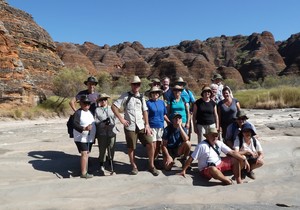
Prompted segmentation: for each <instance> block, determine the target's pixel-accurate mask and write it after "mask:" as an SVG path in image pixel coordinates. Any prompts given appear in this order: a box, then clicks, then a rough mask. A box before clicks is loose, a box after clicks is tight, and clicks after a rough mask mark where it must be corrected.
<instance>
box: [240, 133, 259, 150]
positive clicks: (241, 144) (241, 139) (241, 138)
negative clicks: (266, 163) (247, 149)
mask: <svg viewBox="0 0 300 210" xmlns="http://www.w3.org/2000/svg"><path fill="white" fill-rule="evenodd" d="M251 138H252V140H253V145H254V148H255V149H256V139H255V138H254V137H251ZM239 140H240V145H239V148H241V147H242V146H243V137H242V136H241V135H239Z"/></svg>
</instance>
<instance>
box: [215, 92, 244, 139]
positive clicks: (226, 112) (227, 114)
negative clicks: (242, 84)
mask: <svg viewBox="0 0 300 210" xmlns="http://www.w3.org/2000/svg"><path fill="white" fill-rule="evenodd" d="M222 93H223V97H224V99H223V100H222V101H220V102H219V103H218V116H219V123H220V131H221V132H222V138H223V139H225V138H226V131H227V127H228V125H230V124H231V123H233V122H234V119H235V116H236V113H237V111H238V110H240V109H241V107H240V102H239V101H238V100H237V99H236V98H232V96H231V90H230V88H229V87H228V86H225V87H224V88H223V91H222Z"/></svg>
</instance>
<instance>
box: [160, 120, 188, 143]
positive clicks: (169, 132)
mask: <svg viewBox="0 0 300 210" xmlns="http://www.w3.org/2000/svg"><path fill="white" fill-rule="evenodd" d="M183 130H184V132H185V133H187V129H186V128H185V127H183ZM162 139H163V140H167V141H168V146H167V147H168V148H171V149H173V148H178V147H179V146H180V145H181V143H182V142H183V139H182V137H181V134H180V129H179V128H174V126H173V125H172V124H171V125H168V126H167V127H166V128H165V129H164V133H163V136H162Z"/></svg>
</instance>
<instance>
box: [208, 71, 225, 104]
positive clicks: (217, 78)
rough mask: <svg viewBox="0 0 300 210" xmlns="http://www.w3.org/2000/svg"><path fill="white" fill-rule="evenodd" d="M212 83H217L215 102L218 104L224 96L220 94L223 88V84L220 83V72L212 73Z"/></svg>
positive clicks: (221, 79)
mask: <svg viewBox="0 0 300 210" xmlns="http://www.w3.org/2000/svg"><path fill="white" fill-rule="evenodd" d="M211 81H212V84H216V85H217V93H216V97H215V100H216V103H217V104H218V103H219V102H220V101H222V100H223V99H224V96H223V94H222V90H223V88H224V85H223V84H222V81H223V77H222V76H221V75H220V74H214V76H213V78H211Z"/></svg>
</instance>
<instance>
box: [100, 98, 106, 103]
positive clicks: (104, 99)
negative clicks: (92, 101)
mask: <svg viewBox="0 0 300 210" xmlns="http://www.w3.org/2000/svg"><path fill="white" fill-rule="evenodd" d="M99 101H100V102H101V101H107V98H103V99H100V100H99Z"/></svg>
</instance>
